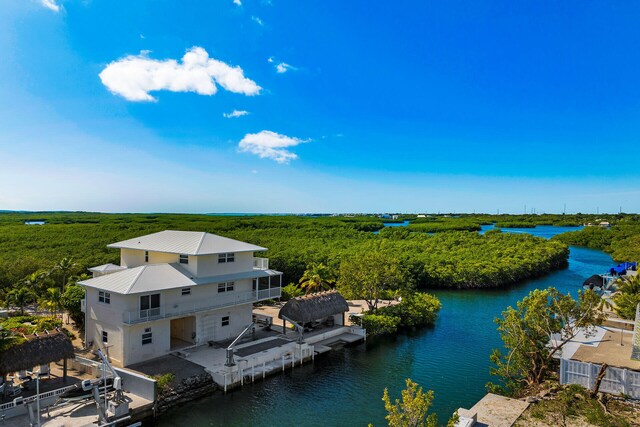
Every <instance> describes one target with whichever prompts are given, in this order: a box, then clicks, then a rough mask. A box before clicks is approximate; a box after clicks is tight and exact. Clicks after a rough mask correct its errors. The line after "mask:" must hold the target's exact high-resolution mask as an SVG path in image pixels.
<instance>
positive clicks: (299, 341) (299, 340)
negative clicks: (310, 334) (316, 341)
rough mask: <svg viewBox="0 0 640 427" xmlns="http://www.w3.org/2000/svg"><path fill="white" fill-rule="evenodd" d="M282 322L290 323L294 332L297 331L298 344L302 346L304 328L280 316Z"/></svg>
mask: <svg viewBox="0 0 640 427" xmlns="http://www.w3.org/2000/svg"><path fill="white" fill-rule="evenodd" d="M281 317H282V318H283V319H284V320H286V321H288V322H290V323H291V324H292V325H293V326H294V327H295V328H296V331H298V344H302V343H304V336H303V334H304V328H303V327H302V326H301V325H300V324H299V323H298V322H296V321H295V320H291V319H290V318H288V317H287V316H281Z"/></svg>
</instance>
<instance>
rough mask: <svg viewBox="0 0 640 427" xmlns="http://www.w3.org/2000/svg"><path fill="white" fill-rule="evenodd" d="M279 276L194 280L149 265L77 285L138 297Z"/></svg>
mask: <svg viewBox="0 0 640 427" xmlns="http://www.w3.org/2000/svg"><path fill="white" fill-rule="evenodd" d="M280 274H282V273H281V272H279V271H275V270H257V269H256V270H252V271H243V272H241V273H234V274H224V275H219V276H210V277H193V275H192V274H191V273H190V272H189V271H188V270H186V269H184V268H183V267H182V266H180V265H179V264H148V265H142V266H140V267H134V268H129V269H126V270H123V271H118V272H115V273H111V274H107V275H104V276H99V277H95V278H93V279H87V280H83V281H80V282H78V284H79V285H83V286H87V287H90V288H96V289H100V290H102V291H108V292H114V293H117V294H138V293H144V292H152V291H161V290H165V289H176V288H185V287H189V286H198V285H208V284H212V283H221V282H231V281H234V280H242V279H253V278H259V277H268V276H276V275H280Z"/></svg>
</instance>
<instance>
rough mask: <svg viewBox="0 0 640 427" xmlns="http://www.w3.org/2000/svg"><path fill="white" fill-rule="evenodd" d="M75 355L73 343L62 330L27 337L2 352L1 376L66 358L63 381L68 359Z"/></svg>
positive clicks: (0, 362) (0, 361) (65, 375)
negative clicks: (20, 342)
mask: <svg viewBox="0 0 640 427" xmlns="http://www.w3.org/2000/svg"><path fill="white" fill-rule="evenodd" d="M73 357H74V351H73V344H71V340H70V339H69V337H67V336H66V335H65V334H64V333H62V332H55V333H51V334H47V335H38V336H31V337H27V341H26V342H24V343H22V344H17V345H14V346H12V347H10V348H8V349H7V350H6V351H3V352H2V353H0V376H2V377H3V378H4V377H6V376H7V375H8V374H10V373H12V372H18V371H22V370H30V369H33V367H34V366H39V365H47V364H49V363H51V362H57V361H58V360H61V359H63V360H64V370H63V372H64V373H63V381H66V379H67V359H69V358H73Z"/></svg>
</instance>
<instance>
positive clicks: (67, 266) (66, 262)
mask: <svg viewBox="0 0 640 427" xmlns="http://www.w3.org/2000/svg"><path fill="white" fill-rule="evenodd" d="M77 265H78V264H76V263H75V262H73V258H70V257H64V258H62V259H61V260H60V261H59V262H58V263H57V264H56V265H55V266H54V267H53V268H54V270H58V271H60V272H61V273H62V290H64V288H65V286H67V276H68V275H69V273H70V272H71V270H73V268H74V267H76V266H77Z"/></svg>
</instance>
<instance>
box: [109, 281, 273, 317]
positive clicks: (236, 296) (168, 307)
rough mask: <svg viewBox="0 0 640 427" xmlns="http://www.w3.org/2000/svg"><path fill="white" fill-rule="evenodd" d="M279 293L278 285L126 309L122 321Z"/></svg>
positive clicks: (250, 300) (213, 307)
mask: <svg viewBox="0 0 640 427" xmlns="http://www.w3.org/2000/svg"><path fill="white" fill-rule="evenodd" d="M281 295H282V288H281V287H280V286H277V287H269V288H266V289H256V290H253V291H247V292H230V293H229V294H227V295H213V296H212V297H211V298H207V299H205V300H200V301H192V302H185V303H175V304H161V305H160V306H159V307H152V308H149V309H144V310H134V311H126V312H124V313H123V316H122V321H123V322H124V323H125V324H127V325H134V324H137V323H143V322H150V321H153V320H159V319H168V318H175V317H181V316H185V315H189V314H193V313H198V312H202V311H208V310H217V309H219V308H224V307H231V306H235V305H241V304H248V303H254V302H258V301H264V300H268V299H273V298H280V296H281Z"/></svg>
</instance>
